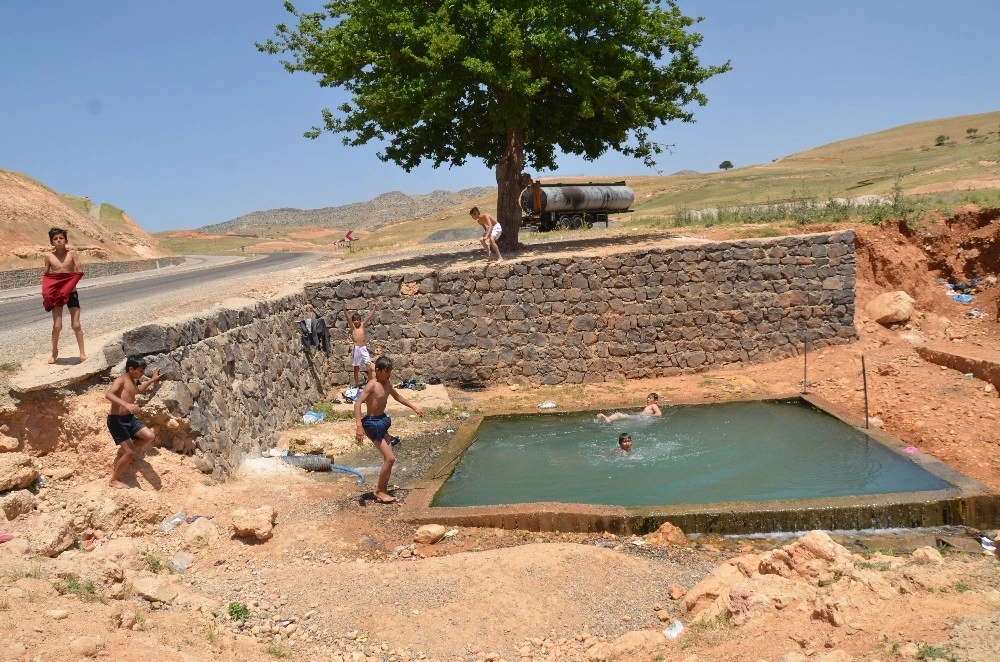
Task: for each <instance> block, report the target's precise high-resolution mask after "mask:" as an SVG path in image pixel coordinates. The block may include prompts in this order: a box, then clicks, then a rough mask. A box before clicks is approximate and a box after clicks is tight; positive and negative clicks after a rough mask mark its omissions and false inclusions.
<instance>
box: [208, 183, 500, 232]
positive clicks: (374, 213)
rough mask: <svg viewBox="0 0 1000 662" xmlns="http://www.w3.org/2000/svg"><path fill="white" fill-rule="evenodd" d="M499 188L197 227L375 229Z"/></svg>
mask: <svg viewBox="0 0 1000 662" xmlns="http://www.w3.org/2000/svg"><path fill="white" fill-rule="evenodd" d="M495 192H496V188H494V187H491V186H480V187H476V188H467V189H462V190H461V191H457V192H453V191H440V190H438V191H431V192H430V193H427V194H424V195H406V194H405V193H402V192H400V191H391V192H389V193H383V194H382V195H380V196H378V197H377V198H373V199H371V200H368V201H367V202H352V203H351V204H347V205H341V206H339V207H323V208H322V209H292V208H289V207H283V208H281V209H269V210H267V211H255V212H251V213H249V214H244V215H243V216H239V217H237V218H234V219H232V220H230V221H226V222H224V223H216V224H214V225H206V226H205V227H202V228H198V229H199V230H201V231H203V232H209V233H225V232H233V231H235V230H248V229H252V228H259V227H269V228H273V227H282V226H284V227H301V226H316V227H323V228H339V229H345V230H346V229H355V230H376V229H378V228H380V227H382V226H384V225H389V224H390V223H395V222H397V221H402V220H406V219H409V218H417V217H420V216H428V215H430V214H436V213H439V212H441V211H443V210H445V209H448V208H450V207H454V206H455V205H460V204H463V203H467V202H470V201H473V200H477V199H478V198H481V197H482V196H484V195H489V194H490V193H495Z"/></svg>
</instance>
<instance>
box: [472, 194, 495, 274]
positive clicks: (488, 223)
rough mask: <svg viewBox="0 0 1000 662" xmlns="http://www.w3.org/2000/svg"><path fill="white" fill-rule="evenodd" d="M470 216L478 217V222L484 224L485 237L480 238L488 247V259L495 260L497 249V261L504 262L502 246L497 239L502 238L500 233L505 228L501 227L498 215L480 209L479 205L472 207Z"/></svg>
mask: <svg viewBox="0 0 1000 662" xmlns="http://www.w3.org/2000/svg"><path fill="white" fill-rule="evenodd" d="M469 216H471V217H472V218H474V219H476V222H477V223H479V224H480V225H481V226H483V237H482V239H480V240H479V243H481V244H482V245H483V248H485V249H486V261H487V262H491V261H492V260H493V251H496V253H497V262H503V256H502V255H500V247H499V246H497V239H499V238H500V234H501V232H502V231H503V228H501V227H500V222H499V221H497V219H496V217H494V216H491V215H490V214H484V213H482V212H481V211H479V207H473V208H472V209H470V210H469Z"/></svg>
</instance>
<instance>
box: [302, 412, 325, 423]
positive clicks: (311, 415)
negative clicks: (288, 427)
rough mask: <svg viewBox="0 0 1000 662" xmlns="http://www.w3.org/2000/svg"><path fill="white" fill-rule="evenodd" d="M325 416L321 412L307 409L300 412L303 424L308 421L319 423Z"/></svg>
mask: <svg viewBox="0 0 1000 662" xmlns="http://www.w3.org/2000/svg"><path fill="white" fill-rule="evenodd" d="M325 417H326V414H322V413H320V412H318V411H312V410H309V409H307V410H306V413H304V414H302V422H303V423H305V424H307V425H308V424H309V423H319V422H320V421H322V420H323V419H324V418H325Z"/></svg>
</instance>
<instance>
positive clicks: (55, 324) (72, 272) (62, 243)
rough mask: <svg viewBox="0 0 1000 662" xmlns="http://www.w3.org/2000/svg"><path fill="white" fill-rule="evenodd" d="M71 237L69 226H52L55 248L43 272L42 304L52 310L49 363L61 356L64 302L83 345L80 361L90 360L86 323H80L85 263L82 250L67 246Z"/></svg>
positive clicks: (71, 322) (81, 345)
mask: <svg viewBox="0 0 1000 662" xmlns="http://www.w3.org/2000/svg"><path fill="white" fill-rule="evenodd" d="M67 241H68V234H67V232H66V230H63V229H62V228H51V229H50V230H49V243H50V244H52V252H51V253H48V254H46V255H45V272H44V273H43V274H42V306H43V307H44V308H45V310H47V311H51V312H52V356H50V357H49V363H55V362H56V359H58V358H59V334H60V333H61V332H62V317H63V306H68V307H69V323H70V326H71V327H72V328H73V333H75V334H76V344H77V345H78V346H79V348H80V363H83V362H84V361H86V360H87V352H86V351H84V349H83V327H82V326H80V295H79V294H78V293H77V291H76V284H77V283H79V282H80V279H81V278H83V267H82V266H80V254H79V253H77V252H76V251H72V250H69V249H68V248H66V243H67Z"/></svg>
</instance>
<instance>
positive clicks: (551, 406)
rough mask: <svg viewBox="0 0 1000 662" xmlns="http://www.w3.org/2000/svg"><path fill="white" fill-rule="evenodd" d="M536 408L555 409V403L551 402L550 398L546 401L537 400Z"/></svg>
mask: <svg viewBox="0 0 1000 662" xmlns="http://www.w3.org/2000/svg"><path fill="white" fill-rule="evenodd" d="M538 408H539V409H555V408H556V403H554V402H552V401H551V400H547V401H546V402H539V403H538Z"/></svg>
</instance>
